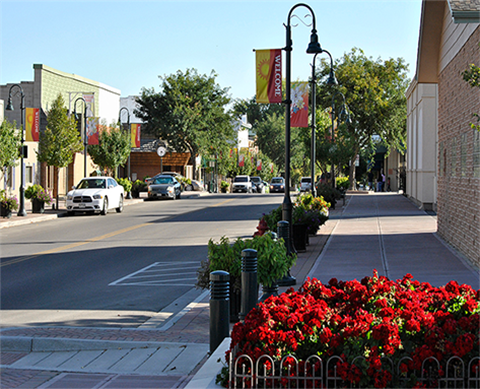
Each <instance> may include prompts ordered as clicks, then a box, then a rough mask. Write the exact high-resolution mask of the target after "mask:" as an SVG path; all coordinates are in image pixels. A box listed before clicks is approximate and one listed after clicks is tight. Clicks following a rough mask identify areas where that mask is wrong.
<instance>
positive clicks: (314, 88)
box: [311, 50, 337, 197]
mask: <svg viewBox="0 0 480 389" xmlns="http://www.w3.org/2000/svg"><path fill="white" fill-rule="evenodd" d="M322 52H323V53H327V54H328V55H329V57H330V74H329V76H328V79H327V85H337V80H336V79H335V73H334V71H333V58H332V55H331V54H330V53H329V52H328V51H327V50H322ZM318 54H320V53H315V55H314V56H313V63H312V144H311V173H312V194H313V196H314V197H316V195H317V188H316V187H315V159H316V153H317V152H316V130H315V127H316V116H315V111H316V107H317V76H316V74H315V61H316V60H317V55H318Z"/></svg>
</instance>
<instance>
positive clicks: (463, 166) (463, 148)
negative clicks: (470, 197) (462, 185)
mask: <svg viewBox="0 0 480 389" xmlns="http://www.w3.org/2000/svg"><path fill="white" fill-rule="evenodd" d="M466 175H467V134H463V135H462V136H461V137H460V176H461V177H465V176H466Z"/></svg>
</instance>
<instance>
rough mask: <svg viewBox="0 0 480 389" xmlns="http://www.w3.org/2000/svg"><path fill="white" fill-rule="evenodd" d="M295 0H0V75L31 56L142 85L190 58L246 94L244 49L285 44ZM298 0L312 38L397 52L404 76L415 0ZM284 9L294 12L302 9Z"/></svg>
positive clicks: (22, 77)
mask: <svg viewBox="0 0 480 389" xmlns="http://www.w3.org/2000/svg"><path fill="white" fill-rule="evenodd" d="M297 3H298V2H293V1H283V0H278V1H267V0H259V1H254V2H253V1H228V0H227V1H200V0H199V1H159V0H157V1H121V0H120V1H119V0H116V1H69V0H63V1H41V0H40V1H21V0H15V1H13V0H1V3H0V12H1V20H0V25H1V37H0V84H6V83H10V82H15V83H16V82H20V81H33V64H35V63H41V64H44V65H47V66H50V67H53V68H55V69H58V70H61V71H64V72H67V73H74V74H78V75H80V76H83V77H86V78H89V79H92V80H95V81H99V82H102V83H104V84H107V85H109V86H112V87H114V88H117V89H120V90H121V92H122V96H129V95H135V94H139V93H140V91H141V88H142V87H146V88H152V87H153V88H155V90H158V89H159V85H160V79H159V78H158V76H164V75H169V74H172V73H175V72H176V71H177V70H182V71H184V70H186V69H188V68H195V69H197V70H198V71H199V72H200V73H201V74H210V72H211V71H212V70H214V71H215V72H216V73H217V74H218V77H217V82H218V83H219V84H220V85H221V86H222V87H229V88H230V95H231V97H232V98H250V97H252V96H254V94H255V53H254V52H253V49H270V48H283V47H285V27H284V24H286V23H287V20H286V19H287V16H288V13H289V11H290V9H291V8H292V7H293V6H294V5H295V4H297ZM305 3H307V4H308V5H309V6H310V7H311V8H312V9H313V10H314V13H315V17H316V23H317V30H318V35H319V40H320V44H321V45H322V47H323V48H324V49H326V50H328V51H330V53H331V54H332V55H333V57H334V58H339V57H341V56H342V55H343V54H344V53H345V52H350V51H351V49H352V48H353V47H358V48H361V49H363V50H364V52H365V54H366V55H367V56H369V57H373V58H374V59H377V58H379V57H380V58H382V59H383V60H386V59H388V58H398V57H402V58H404V59H405V61H406V62H407V63H408V64H409V69H410V72H409V75H410V77H413V76H414V74H415V66H416V55H417V44H418V32H419V24H420V13H421V0H382V1H380V0H376V1H363V0H351V1H347V0H331V1H324V0H321V1H308V0H307V1H305ZM294 13H295V14H296V15H297V16H298V17H300V18H302V19H303V18H304V16H305V15H307V14H308V11H307V10H306V8H305V7H299V8H297V9H296V11H295V12H294ZM306 20H307V21H309V19H306ZM291 24H292V26H293V25H294V24H297V21H296V19H292V23H291ZM309 36H310V27H306V26H304V25H302V24H298V26H297V27H294V28H292V39H293V53H292V79H293V80H297V79H298V80H307V79H308V77H309V75H310V74H311V62H312V56H311V55H308V54H306V53H305V50H306V47H307V44H308V42H309ZM319 57H322V56H319ZM325 57H326V56H325ZM326 58H327V57H326Z"/></svg>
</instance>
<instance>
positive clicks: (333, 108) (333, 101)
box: [331, 91, 350, 188]
mask: <svg viewBox="0 0 480 389" xmlns="http://www.w3.org/2000/svg"><path fill="white" fill-rule="evenodd" d="M337 95H341V96H342V99H343V109H342V112H344V111H346V112H347V122H349V121H350V117H349V115H348V111H347V109H346V108H345V106H346V103H345V96H344V94H343V93H342V92H339V91H335V92H334V94H333V96H332V143H335V96H337ZM342 112H341V113H342ZM338 118H339V119H340V115H338ZM331 175H332V187H333V188H335V164H334V163H333V161H332V173H331Z"/></svg>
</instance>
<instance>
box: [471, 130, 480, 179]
mask: <svg viewBox="0 0 480 389" xmlns="http://www.w3.org/2000/svg"><path fill="white" fill-rule="evenodd" d="M473 177H475V178H480V131H478V130H473Z"/></svg>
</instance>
